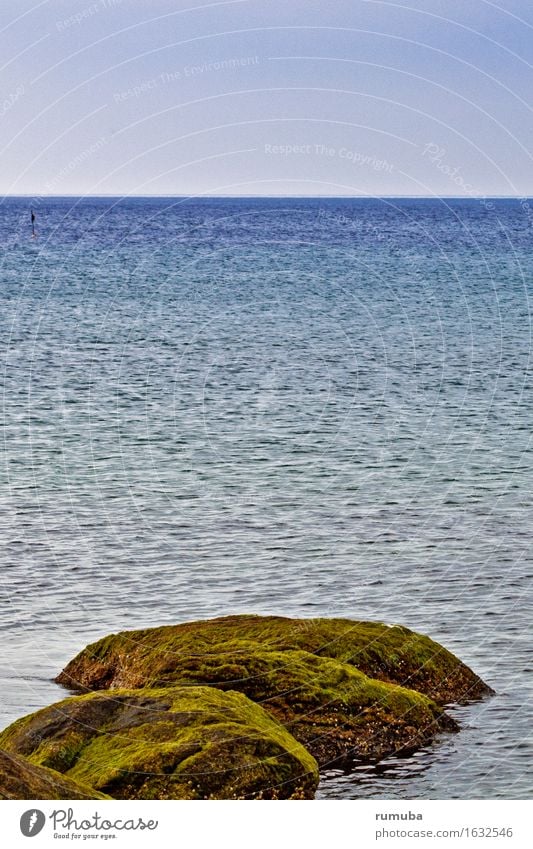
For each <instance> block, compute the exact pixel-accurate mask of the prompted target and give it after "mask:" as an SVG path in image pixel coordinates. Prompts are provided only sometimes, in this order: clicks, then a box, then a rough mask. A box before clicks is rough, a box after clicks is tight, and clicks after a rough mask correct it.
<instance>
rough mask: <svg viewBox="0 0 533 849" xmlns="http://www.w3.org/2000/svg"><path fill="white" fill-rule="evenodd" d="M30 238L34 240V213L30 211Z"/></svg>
mask: <svg viewBox="0 0 533 849" xmlns="http://www.w3.org/2000/svg"><path fill="white" fill-rule="evenodd" d="M31 237H32V239H35V212H34V211H33V209H32V211H31Z"/></svg>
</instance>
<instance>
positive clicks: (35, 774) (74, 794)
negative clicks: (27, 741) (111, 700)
mask: <svg viewBox="0 0 533 849" xmlns="http://www.w3.org/2000/svg"><path fill="white" fill-rule="evenodd" d="M108 798H109V796H105V795H104V794H103V793H98V792H97V791H96V790H93V789H92V787H87V786H85V785H83V784H79V783H78V782H77V781H73V780H72V778H68V777H67V776H65V775H61V774H60V773H59V772H56V771H55V770H53V769H47V768H46V767H42V766H36V764H33V763H30V761H28V760H27V759H26V758H23V757H20V756H19V755H15V754H13V753H12V752H5V751H1V750H0V799H108Z"/></svg>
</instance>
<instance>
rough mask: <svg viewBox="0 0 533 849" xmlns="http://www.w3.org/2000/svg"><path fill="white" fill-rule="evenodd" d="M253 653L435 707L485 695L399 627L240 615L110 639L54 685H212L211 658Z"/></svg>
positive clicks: (441, 651)
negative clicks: (349, 671)
mask: <svg viewBox="0 0 533 849" xmlns="http://www.w3.org/2000/svg"><path fill="white" fill-rule="evenodd" d="M257 650H262V651H275V652H286V651H291V650H299V651H305V652H308V653H310V654H313V655H317V656H319V657H329V658H332V659H335V660H337V661H340V662H342V663H344V664H348V665H349V666H353V667H355V668H356V669H358V670H359V671H360V672H364V673H365V674H366V675H368V676H369V677H370V678H376V679H378V680H380V681H385V682H388V683H391V684H399V685H400V686H402V687H408V688H410V689H412V690H416V691H417V692H419V693H423V694H424V695H426V696H428V697H429V698H431V699H433V700H434V701H435V702H437V703H438V704H448V703H451V702H457V703H462V702H466V701H471V700H474V699H478V698H480V697H482V696H484V695H486V694H488V693H490V692H491V690H490V688H489V687H488V686H487V685H486V684H485V683H484V682H483V681H482V680H481V679H480V678H479V677H478V676H477V675H476V674H475V673H474V672H472V670H471V669H469V668H468V666H465V664H464V663H462V662H461V661H460V660H459V659H458V658H457V657H455V656H454V655H453V654H452V653H451V652H449V651H447V650H446V649H445V648H444V647H443V646H441V645H439V644H438V643H436V642H434V641H433V640H431V639H430V638H429V637H426V636H423V635H422V634H417V633H415V632H414V631H410V630H409V629H408V628H403V627H401V626H399V625H385V624H383V623H381V622H357V621H352V620H350V619H287V618H284V617H281V616H246V615H245V616H227V617H223V618H220V619H209V620H205V621H200V622H188V623H185V624H182V625H168V626H164V627H161V628H148V629H146V630H143V631H123V632H122V633H120V634H112V635H111V636H108V637H104V638H103V639H101V640H99V641H98V642H96V643H93V644H92V645H90V646H87V648H85V649H83V651H81V652H80V653H79V654H78V655H77V656H76V657H75V658H74V659H73V660H72V661H70V663H69V664H68V665H67V666H66V667H65V669H64V670H63V671H62V672H61V673H60V675H58V677H57V679H56V680H57V682H58V683H60V684H63V685H65V686H66V687H72V688H74V689H77V688H81V689H83V688H87V689H91V690H99V689H108V688H111V687H146V686H160V685H166V684H169V683H173V682H177V681H178V682H179V681H182V680H183V676H184V675H185V676H186V677H187V678H188V680H195V681H201V680H202V679H203V680H204V681H205V683H214V684H216V683H217V682H216V680H213V681H210V680H208V676H206V675H205V671H206V670H205V664H206V662H207V663H209V658H210V657H211V656H213V655H218V656H219V657H220V658H222V657H225V658H226V660H227V662H228V663H230V664H231V663H234V662H236V661H237V662H238V659H239V655H241V654H244V655H250V654H254V653H255V652H256V651H257ZM202 682H203V681H202Z"/></svg>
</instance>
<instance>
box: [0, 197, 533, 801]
mask: <svg viewBox="0 0 533 849" xmlns="http://www.w3.org/2000/svg"><path fill="white" fill-rule="evenodd" d="M33 205H34V208H35V211H36V214H37V221H36V227H37V234H38V235H37V238H36V239H35V240H32V239H31V238H30V236H31V232H30V226H29V208H30V201H29V200H24V199H7V200H4V202H3V203H2V204H1V205H0V235H1V237H2V240H1V254H2V255H1V287H0V297H1V313H0V314H1V322H2V333H1V339H2V359H3V363H4V370H3V393H2V395H3V412H4V441H3V463H2V475H3V486H2V488H1V495H0V499H1V500H0V522H1V534H0V542H1V545H2V563H3V569H2V608H1V618H0V627H1V629H2V647H3V653H2V659H1V661H0V679H1V690H2V695H3V698H2V705H1V714H2V716H1V722H0V725H2V726H3V725H5V724H7V723H8V722H10V721H12V720H13V719H15V718H16V717H18V716H21V715H23V714H25V713H27V712H29V711H30V710H32V709H34V708H36V707H40V706H42V705H45V704H47V703H49V702H50V701H52V700H57V699H58V698H61V697H62V695H63V691H61V690H60V689H59V688H57V687H56V686H55V685H54V684H53V683H51V678H52V677H53V676H54V675H55V674H56V673H57V672H58V670H59V669H60V668H61V667H62V666H63V665H64V663H65V662H66V661H67V660H68V659H69V658H70V657H71V656H72V655H73V654H74V653H75V652H76V651H78V650H79V649H80V648H81V647H82V646H84V645H85V644H86V643H87V642H89V641H91V640H93V639H95V638H97V637H99V636H101V635H104V634H106V633H109V632H110V631H116V630H119V629H126V628H138V627H143V626H150V625H156V624H161V623H170V622H179V621H187V620H190V619H195V618H202V617H209V616H213V615H217V614H223V613H229V612H235V611H237V612H238V611H247V612H257V613H271V612H275V613H280V614H288V615H299V616H319V615H321V616H322V615H323V616H335V615H342V616H348V617H352V618H359V619H376V620H383V621H386V622H398V623H402V624H404V625H407V626H408V627H411V628H413V629H415V630H419V631H422V632H425V633H429V634H430V635H431V636H432V637H434V638H435V639H437V640H439V641H442V642H443V643H444V644H445V645H446V646H447V647H448V648H450V649H451V650H452V651H455V652H456V653H457V654H459V655H460V656H461V657H462V658H463V659H464V660H465V661H466V662H467V663H468V664H469V665H471V666H472V667H473V668H475V670H476V671H477V672H478V673H479V674H480V675H481V676H482V677H484V678H485V680H487V681H488V682H489V683H490V684H491V685H492V687H493V688H494V689H495V690H496V691H497V695H496V696H495V697H494V698H492V699H490V700H488V701H485V702H483V703H481V704H478V705H474V706H470V707H468V708H460V709H459V708H456V709H454V710H455V713H456V715H457V717H458V718H459V720H460V721H461V723H462V726H463V730H462V732H461V733H460V734H459V735H454V736H453V737H446V738H444V739H443V740H442V741H440V742H439V744H438V745H435V746H434V747H431V748H430V749H428V750H427V751H423V752H420V753H418V755H417V756H416V757H413V758H410V759H404V760H392V761H390V762H386V763H383V764H381V765H379V766H378V767H374V768H369V767H364V768H360V769H358V770H356V771H355V772H353V773H352V774H350V775H344V774H341V773H338V772H332V773H331V774H330V775H328V776H326V777H325V779H324V781H323V782H322V784H321V788H320V793H319V795H320V796H321V797H323V798H331V797H333V798H358V797H379V796H382V797H387V798H396V797H398V798H411V799H413V798H448V797H456V798H525V797H527V796H530V795H531V789H532V788H531V779H530V778H529V777H528V767H530V764H531V743H530V742H528V733H529V728H530V727H531V720H532V710H531V695H532V685H531V669H532V658H531V652H532V641H531V575H532V555H531V541H532V536H533V531H532V521H531V520H532V506H533V494H532V481H533V478H532V450H531V429H532V420H533V412H532V410H533V405H532V402H533V388H532V378H531V371H530V352H531V318H530V307H529V295H530V292H531V287H532V283H533V276H532V272H533V213H532V212H530V210H529V208H528V206H527V205H526V203H525V202H522V203H520V202H518V201H503V200H502V201H494V202H491V204H488V203H483V202H480V201H475V200H469V201H449V200H448V201H425V200H398V201H392V200H388V201H384V200H383V201H380V200H373V201H371V200H356V201H354V200H348V199H347V200H328V199H311V200H309V199H307V200H298V199H291V200H287V199H276V200H264V199H263V200H259V199H255V200H254V199H241V200H232V199H219V200H213V199H203V200H194V201H185V200H172V199H168V198H167V199H164V198H161V199H152V200H140V199H137V200H135V199H132V200H128V201H122V202H118V201H116V200H113V199H109V198H108V199H99V200H98V199H89V200H88V199H86V200H81V201H80V200H76V199H55V200H49V199H47V200H44V199H39V198H37V199H34V200H33ZM491 206H492V207H493V208H491Z"/></svg>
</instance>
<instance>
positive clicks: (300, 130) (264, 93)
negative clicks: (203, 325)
mask: <svg viewBox="0 0 533 849" xmlns="http://www.w3.org/2000/svg"><path fill="white" fill-rule="evenodd" d="M0 57H1V59H0V65H1V66H2V68H1V78H0V79H1V91H0V149H1V155H0V190H1V192H2V195H13V194H24V195H31V196H35V197H37V196H45V195H85V194H91V195H150V194H152V195H297V196H302V195H355V196H376V195H377V196H387V195H389V196H391V195H392V196H411V195H415V196H418V195H424V196H426V195H427V196H472V197H474V196H489V195H490V196H494V195H496V196H501V195H515V196H516V195H518V196H530V195H533V161H532V160H533V155H532V153H530V150H531V149H532V147H533V146H532V144H531V141H532V139H533V99H532V98H531V92H532V91H533V4H531V0H500V2H489V0H406V2H395V0H329V2H326V0H230V2H222V1H221V2H210V3H206V2H199V0H31V2H30V1H29V0H2V2H1V8H0Z"/></svg>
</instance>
